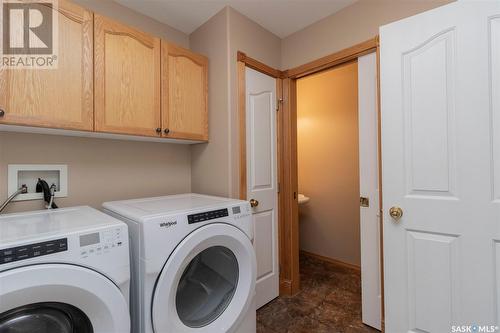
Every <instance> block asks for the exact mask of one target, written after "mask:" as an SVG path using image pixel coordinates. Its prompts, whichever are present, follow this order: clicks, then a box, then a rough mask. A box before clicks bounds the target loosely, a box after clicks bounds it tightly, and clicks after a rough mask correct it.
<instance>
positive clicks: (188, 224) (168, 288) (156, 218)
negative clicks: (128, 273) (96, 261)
mask: <svg viewBox="0 0 500 333" xmlns="http://www.w3.org/2000/svg"><path fill="white" fill-rule="evenodd" d="M104 208H105V212H107V213H108V214H111V215H112V216H114V217H117V218H120V219H122V220H123V221H125V222H126V223H127V224H128V226H129V232H130V236H131V250H132V254H131V257H132V267H133V269H132V293H131V303H132V322H133V327H134V328H133V331H134V332H136V333H153V332H155V333H183V332H198V333H226V332H228V333H255V331H256V318H255V301H254V298H255V279H256V259H255V252H254V248H253V246H252V239H253V225H252V218H251V212H250V206H249V204H248V203H247V202H245V201H241V200H233V199H226V198H219V197H211V196H204V195H199V194H183V195H174V196H165V197H157V198H148V199H137V200H127V201H119V202H108V203H105V204H104Z"/></svg>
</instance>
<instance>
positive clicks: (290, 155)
mask: <svg viewBox="0 0 500 333" xmlns="http://www.w3.org/2000/svg"><path fill="white" fill-rule="evenodd" d="M375 52H376V54H377V77H378V80H377V81H378V82H377V88H378V113H379V115H378V116H379V122H378V141H379V142H378V149H379V189H380V192H379V196H380V200H379V202H380V207H379V209H380V211H382V203H383V202H382V163H381V161H382V155H381V153H382V151H381V135H380V134H381V125H380V50H379V37H378V36H376V37H374V38H372V39H369V40H367V41H365V42H362V43H359V44H356V45H354V46H352V47H349V48H347V49H344V50H341V51H339V52H336V53H333V54H330V55H327V56H325V57H322V58H319V59H317V60H314V61H311V62H308V63H306V64H304V65H301V66H298V67H294V68H292V69H289V70H285V71H280V70H277V69H274V68H272V67H270V66H267V65H266V64H264V63H262V62H260V61H258V60H255V59H253V58H251V57H248V56H247V55H246V54H245V53H243V52H238V56H237V62H238V69H237V72H238V113H239V133H240V134H239V140H240V156H239V157H240V160H239V163H240V167H239V172H240V193H239V194H240V199H242V200H246V199H247V170H246V86H245V68H246V67H249V68H252V69H254V70H257V71H259V72H261V73H264V74H266V75H269V76H272V77H274V78H276V85H277V86H276V88H277V90H276V91H277V98H278V99H279V100H280V101H281V105H279V112H278V117H277V126H278V130H277V134H278V182H279V195H278V235H279V262H280V295H293V294H295V293H297V292H298V291H299V290H300V274H299V218H298V172H297V79H299V78H301V77H305V76H307V75H310V74H314V73H318V72H320V71H324V70H327V69H331V68H333V67H335V66H338V65H341V64H344V63H347V62H349V61H352V60H354V59H357V58H359V57H361V56H363V55H366V54H369V53H375ZM382 223H383V220H382V214H381V217H380V267H381V270H380V272H381V288H382V289H381V293H382V300H381V302H382V305H381V317H382V318H381V324H382V331H384V316H385V315H384V282H383V281H384V280H383V277H384V274H383V272H384V271H383V228H382Z"/></svg>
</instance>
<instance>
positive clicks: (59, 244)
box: [0, 238, 68, 265]
mask: <svg viewBox="0 0 500 333" xmlns="http://www.w3.org/2000/svg"><path fill="white" fill-rule="evenodd" d="M64 251H68V239H67V238H61V239H55V240H51V241H47V242H41V243H34V244H27V245H23V246H17V247H11V248H8V249H3V250H0V265H1V264H7V263H11V262H14V261H19V260H24V259H30V258H35V257H40V256H46V255H49V254H53V253H57V252H64Z"/></svg>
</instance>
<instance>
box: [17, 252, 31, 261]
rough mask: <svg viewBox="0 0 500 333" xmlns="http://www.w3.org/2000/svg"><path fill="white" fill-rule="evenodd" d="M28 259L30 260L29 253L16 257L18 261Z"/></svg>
mask: <svg viewBox="0 0 500 333" xmlns="http://www.w3.org/2000/svg"><path fill="white" fill-rule="evenodd" d="M27 258H29V254H28V253H25V254H18V255H16V260H23V259H27Z"/></svg>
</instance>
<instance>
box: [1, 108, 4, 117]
mask: <svg viewBox="0 0 500 333" xmlns="http://www.w3.org/2000/svg"><path fill="white" fill-rule="evenodd" d="M3 116H5V111H4V110H3V109H0V118H2V117H3Z"/></svg>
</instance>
